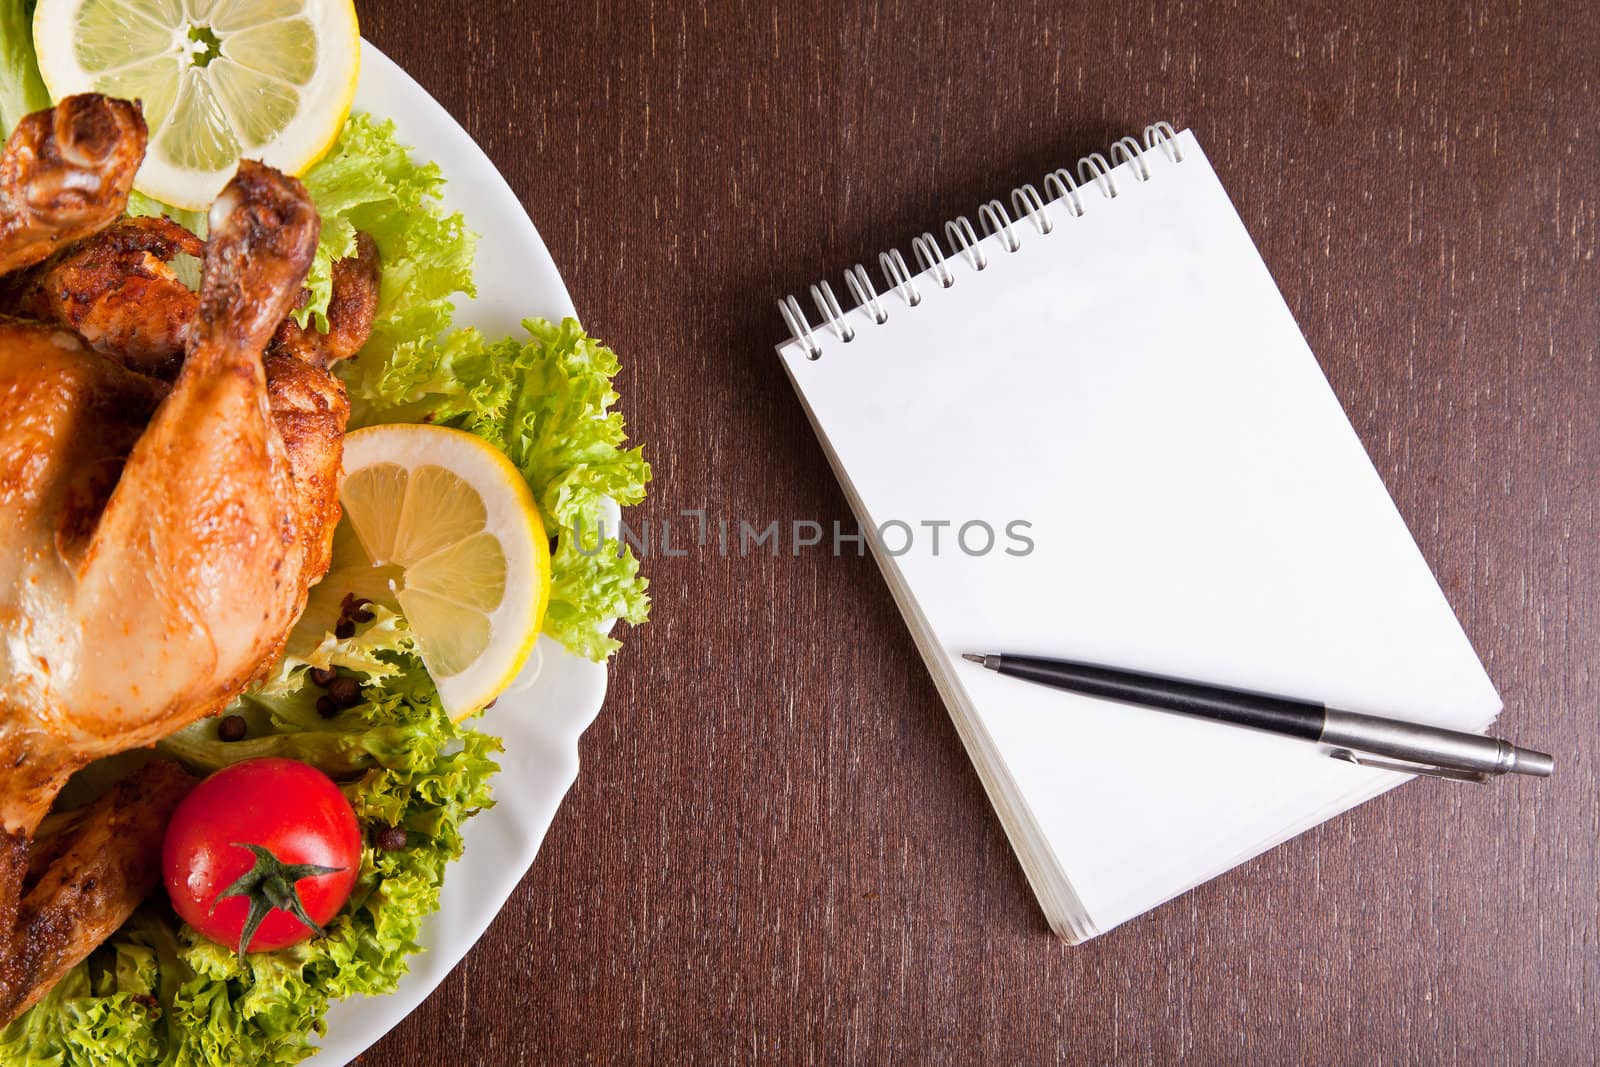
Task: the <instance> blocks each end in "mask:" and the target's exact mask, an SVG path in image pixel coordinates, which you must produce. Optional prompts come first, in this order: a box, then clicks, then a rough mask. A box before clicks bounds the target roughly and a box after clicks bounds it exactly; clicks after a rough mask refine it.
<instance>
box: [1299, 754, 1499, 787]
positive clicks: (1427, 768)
mask: <svg viewBox="0 0 1600 1067" xmlns="http://www.w3.org/2000/svg"><path fill="white" fill-rule="evenodd" d="M1328 755H1330V756H1332V757H1333V758H1334V759H1336V760H1343V761H1344V762H1345V763H1354V764H1355V765H1356V766H1357V767H1374V768H1376V769H1378V770H1380V771H1399V772H1400V773H1401V774H1425V775H1427V776H1428V777H1430V778H1448V779H1450V780H1451V781H1454V782H1487V781H1489V780H1490V779H1491V778H1493V777H1494V775H1492V774H1485V773H1484V772H1483V771H1463V770H1458V769H1456V768H1454V767H1437V766H1434V765H1433V764H1429V763H1408V762H1406V761H1405V760H1389V759H1378V758H1377V757H1376V756H1359V755H1357V754H1356V753H1354V752H1352V751H1351V750H1350V749H1348V748H1336V749H1333V750H1332V751H1330V752H1329V753H1328Z"/></svg>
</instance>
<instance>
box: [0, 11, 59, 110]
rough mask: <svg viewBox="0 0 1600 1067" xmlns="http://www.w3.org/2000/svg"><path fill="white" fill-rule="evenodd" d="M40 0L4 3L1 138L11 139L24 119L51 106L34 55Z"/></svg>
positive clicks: (0, 32) (0, 66)
mask: <svg viewBox="0 0 1600 1067" xmlns="http://www.w3.org/2000/svg"><path fill="white" fill-rule="evenodd" d="M35 2H36V0H0V136H6V137H9V136H10V135H11V131H12V130H13V129H15V128H16V125H17V123H18V122H20V121H21V120H22V116H24V115H26V114H28V113H29V112H32V111H38V110H39V109H40V108H46V107H49V106H50V94H49V92H48V91H46V89H45V87H44V79H43V78H41V77H40V76H39V61H38V58H37V57H36V56H35V55H34V54H33V7H34V3H35Z"/></svg>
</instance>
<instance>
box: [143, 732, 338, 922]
mask: <svg viewBox="0 0 1600 1067" xmlns="http://www.w3.org/2000/svg"><path fill="white" fill-rule="evenodd" d="M308 865H309V866H308ZM360 869H361V828H360V827H359V826H358V825H357V824H356V815H355V812H354V811H352V810H351V809H350V802H349V801H347V800H345V798H344V794H343V793H341V792H339V787H338V786H337V785H335V784H334V783H333V780H332V779H331V778H329V777H328V776H327V775H325V774H323V773H322V772H321V771H319V770H317V769H316V768H315V767H312V766H311V765H309V764H306V763H301V762H299V761H297V760H290V759H253V760H245V761H244V762H242V763H235V764H234V765H233V766H231V767H224V768H223V769H222V770H220V771H217V772H216V773H215V774H213V775H212V776H211V777H209V778H207V779H206V780H205V781H203V782H201V783H200V784H199V785H198V786H196V787H195V788H194V790H193V791H192V792H190V794H189V795H188V796H187V797H185V798H184V800H183V803H181V804H179V805H178V810H177V811H175V812H174V813H173V815H172V821H171V822H170V823H168V824H167V835H166V839H165V840H164V841H163V843H162V849H161V870H162V876H163V879H164V880H165V882H166V885H167V895H168V896H170V897H171V898H172V906H173V908H174V909H175V910H176V911H177V913H178V915H179V916H180V917H181V918H182V919H183V921H184V922H186V923H188V924H189V925H190V926H192V927H194V928H195V929H196V930H198V931H200V933H202V934H204V935H205V936H206V937H209V938H210V939H211V940H213V941H216V942H218V943H219V944H224V945H228V946H230V947H235V948H237V949H238V950H239V952H240V953H241V954H242V953H244V952H246V951H249V952H271V951H274V950H275V949H280V948H285V947H287V946H289V945H293V944H296V943H297V942H300V941H304V940H305V939H306V938H308V937H310V936H312V934H313V933H315V932H317V931H315V930H313V929H312V928H311V927H310V926H308V925H307V924H306V922H305V921H303V920H304V919H309V920H310V921H311V922H312V923H315V924H316V925H318V926H321V925H322V924H323V923H326V922H327V921H328V920H329V919H331V918H333V917H334V916H335V915H336V914H338V912H339V909H340V908H342V907H343V906H344V902H345V901H346V900H348V899H349V897H350V889H351V887H352V886H354V885H355V881H356V875H357V874H358V873H359V872H360ZM297 912H298V913H299V916H300V917H297V915H296V913H297ZM253 913H254V915H255V916H256V917H257V918H258V921H259V925H258V926H257V927H256V929H255V931H254V933H253V934H252V935H251V936H250V943H249V945H248V946H246V945H243V944H241V939H242V938H243V935H244V932H245V927H246V924H247V923H248V922H250V921H251V919H252V915H253Z"/></svg>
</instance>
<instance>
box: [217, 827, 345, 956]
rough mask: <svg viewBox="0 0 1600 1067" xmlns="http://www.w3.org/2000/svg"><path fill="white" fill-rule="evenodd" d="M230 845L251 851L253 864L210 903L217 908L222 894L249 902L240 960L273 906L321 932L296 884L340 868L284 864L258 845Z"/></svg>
mask: <svg viewBox="0 0 1600 1067" xmlns="http://www.w3.org/2000/svg"><path fill="white" fill-rule="evenodd" d="M233 847H234V848H244V849H249V850H250V851H251V852H252V853H254V854H255V857H256V862H255V866H253V867H251V868H250V869H249V870H248V871H246V872H244V873H243V874H241V875H240V876H239V877H238V879H237V880H235V881H234V883H233V884H232V885H230V886H229V887H228V888H226V889H224V890H223V891H222V892H220V893H218V894H217V897H216V900H213V901H212V902H211V910H212V911H216V910H217V902H218V901H220V900H222V899H223V898H225V897H245V898H246V899H248V900H249V901H250V913H249V914H248V915H247V916H245V920H244V929H243V930H242V931H240V933H239V959H240V961H241V962H242V961H243V960H244V956H245V952H246V950H247V949H248V946H249V944H250V939H251V938H253V937H255V935H256V930H257V929H259V928H260V926H261V923H262V920H264V919H265V918H266V917H267V916H268V915H270V914H271V913H272V912H273V910H274V909H277V910H279V911H286V912H288V913H289V914H290V915H293V916H294V917H295V918H296V919H299V920H300V921H301V922H303V923H305V924H306V926H308V927H309V928H310V929H311V930H312V931H314V932H315V933H316V934H317V935H318V936H321V935H322V934H323V933H324V932H325V931H324V930H323V929H322V927H321V926H320V925H318V924H317V923H315V922H312V921H311V916H310V915H307V914H306V908H305V904H303V903H302V902H301V900H300V890H299V889H297V888H296V883H298V882H299V881H300V879H302V878H315V877H317V876H319V875H324V874H337V873H339V872H340V871H342V870H344V868H343V867H323V866H321V865H319V864H316V863H284V862H283V861H282V860H280V859H279V858H278V857H277V856H274V855H273V854H272V852H271V850H269V849H266V848H263V847H262V846H260V845H251V844H246V843H243V842H239V841H235V842H234V843H233Z"/></svg>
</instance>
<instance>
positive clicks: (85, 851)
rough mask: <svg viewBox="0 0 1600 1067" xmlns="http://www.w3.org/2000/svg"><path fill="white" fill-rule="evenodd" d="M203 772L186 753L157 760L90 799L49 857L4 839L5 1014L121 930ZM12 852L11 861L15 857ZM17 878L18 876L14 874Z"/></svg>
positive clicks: (0, 866) (0, 998)
mask: <svg viewBox="0 0 1600 1067" xmlns="http://www.w3.org/2000/svg"><path fill="white" fill-rule="evenodd" d="M195 781H196V779H195V778H194V777H192V776H191V775H190V774H189V773H188V772H186V771H185V770H184V769H183V768H182V767H180V766H178V765H177V764H176V763H172V762H170V761H168V760H152V761H151V762H149V763H147V764H145V765H144V766H143V767H142V768H140V769H139V770H137V771H135V772H134V773H133V774H132V775H131V776H129V777H128V778H125V779H124V780H122V781H121V782H118V783H117V784H116V785H115V786H113V787H112V788H111V791H110V792H108V793H106V794H104V795H103V796H101V797H100V798H99V799H98V800H96V801H95V802H94V803H92V804H90V805H89V806H88V807H87V808H84V809H82V810H81V811H77V812H74V813H73V816H72V819H71V825H70V827H69V828H67V829H66V830H64V831H63V832H62V833H61V834H60V835H59V836H58V837H56V838H54V839H52V840H51V841H50V842H49V845H50V848H49V863H48V864H42V865H41V864H38V863H35V864H33V867H34V868H35V869H37V870H38V874H37V877H35V878H31V879H26V880H24V877H23V875H22V874H21V871H22V870H24V869H25V868H26V866H27V864H26V862H25V860H24V859H22V858H21V857H23V856H25V854H26V850H25V849H24V848H23V847H22V845H21V843H20V840H19V839H12V840H11V841H10V842H9V850H8V845H7V843H3V842H0V900H6V901H9V902H10V908H9V915H7V914H6V912H5V911H3V910H0V921H3V922H4V923H5V925H4V926H3V927H0V931H3V932H0V1024H3V1023H4V1022H5V1021H6V1020H9V1019H11V1018H13V1017H14V1016H16V1015H18V1014H20V1013H22V1012H24V1011H26V1010H27V1009H28V1008H30V1007H32V1006H33V1004H34V1002H35V1001H37V1000H38V999H39V998H40V997H42V996H44V995H45V993H47V992H49V991H50V987H51V986H53V985H55V983H56V982H57V981H58V980H59V979H60V978H61V976H62V975H64V974H66V973H67V971H69V970H71V969H72V967H73V966H74V965H76V964H77V962H78V961H79V960H81V959H83V958H84V957H85V956H87V955H88V954H89V953H90V952H92V951H94V949H95V947H96V946H97V945H99V944H100V942H102V941H104V940H105V939H106V938H108V937H110V936H111V935H112V934H113V933H115V932H116V930H117V927H119V926H121V925H122V924H123V923H124V922H126V921H127V920H128V916H130V915H132V914H133V912H134V909H135V908H137V907H138V906H139V905H140V904H141V903H142V902H143V901H144V899H145V898H146V897H148V896H149V895H150V893H151V891H153V890H154V889H155V887H156V885H157V884H158V883H159V881H160V879H161V838H162V835H163V834H164V833H165V832H166V829H167V820H168V819H169V818H171V816H172V812H173V810H174V809H175V808H177V806H178V801H180V800H182V799H183V798H184V796H185V795H187V794H188V792H189V790H190V789H191V788H192V787H193V786H194V784H195ZM8 860H9V861H10V862H9V863H8V862H7V861H8ZM8 879H10V880H11V883H12V884H10V885H7V884H6V882H7V880H8Z"/></svg>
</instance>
